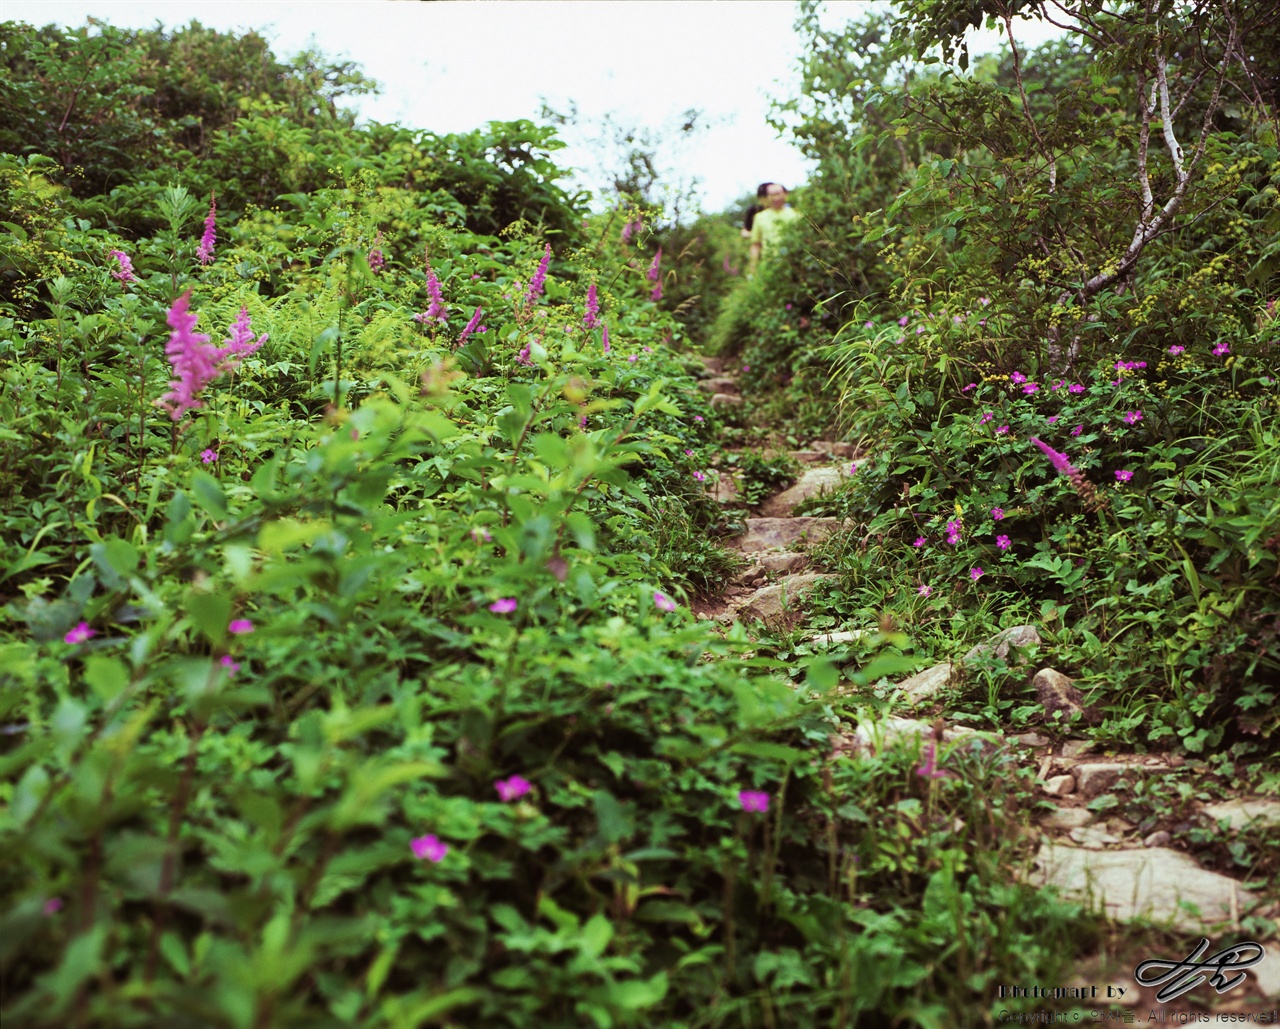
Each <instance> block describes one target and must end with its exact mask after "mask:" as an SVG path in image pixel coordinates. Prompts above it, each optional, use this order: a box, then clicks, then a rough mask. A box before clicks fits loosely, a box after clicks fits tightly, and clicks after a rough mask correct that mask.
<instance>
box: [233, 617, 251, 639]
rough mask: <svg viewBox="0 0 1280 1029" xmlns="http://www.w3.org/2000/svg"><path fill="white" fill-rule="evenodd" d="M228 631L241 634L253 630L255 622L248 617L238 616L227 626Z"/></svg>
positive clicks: (234, 634)
mask: <svg viewBox="0 0 1280 1029" xmlns="http://www.w3.org/2000/svg"><path fill="white" fill-rule="evenodd" d="M227 632H229V633H231V634H232V635H233V636H241V635H243V634H244V633H247V632H253V622H251V621H249V619H247V618H237V619H235V620H234V621H232V623H231V624H230V625H228V626H227Z"/></svg>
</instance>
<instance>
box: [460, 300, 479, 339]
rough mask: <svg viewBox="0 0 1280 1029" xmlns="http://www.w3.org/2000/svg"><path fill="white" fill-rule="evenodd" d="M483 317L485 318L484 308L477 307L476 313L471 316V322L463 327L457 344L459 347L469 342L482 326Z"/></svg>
mask: <svg viewBox="0 0 1280 1029" xmlns="http://www.w3.org/2000/svg"><path fill="white" fill-rule="evenodd" d="M483 316H484V308H483V307H477V308H476V309H475V313H474V314H472V316H471V320H470V321H469V322H467V324H466V325H464V326H463V327H462V332H461V333H459V334H458V344H457V345H458V346H462V344H463V343H465V342H466V341H467V337H468V336H470V335H471V334H472V333H473V332H475V331H476V328H477V327H478V326H479V324H480V319H481V318H482V317H483ZM480 331H481V332H483V331H484V330H483V329H481V330H480Z"/></svg>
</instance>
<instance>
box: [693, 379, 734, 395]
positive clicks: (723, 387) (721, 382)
mask: <svg viewBox="0 0 1280 1029" xmlns="http://www.w3.org/2000/svg"><path fill="white" fill-rule="evenodd" d="M698 385H699V386H700V387H701V388H702V389H705V390H706V391H707V392H708V393H737V392H738V381H737V380H736V379H731V378H729V377H728V376H727V375H718V376H716V377H715V378H714V379H703V380H702V381H701V382H699V383H698Z"/></svg>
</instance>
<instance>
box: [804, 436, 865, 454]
mask: <svg viewBox="0 0 1280 1029" xmlns="http://www.w3.org/2000/svg"><path fill="white" fill-rule="evenodd" d="M809 448H810V449H811V450H818V451H821V452H822V453H825V454H830V455H831V456H832V457H849V458H853V457H857V456H858V447H857V444H855V443H843V442H839V443H837V442H833V441H831V440H825V439H819V440H814V441H813V442H812V443H810V444H809Z"/></svg>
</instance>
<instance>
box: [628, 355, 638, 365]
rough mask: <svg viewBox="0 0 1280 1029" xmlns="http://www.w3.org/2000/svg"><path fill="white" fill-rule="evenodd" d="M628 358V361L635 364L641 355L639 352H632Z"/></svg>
mask: <svg viewBox="0 0 1280 1029" xmlns="http://www.w3.org/2000/svg"><path fill="white" fill-rule="evenodd" d="M627 360H628V361H630V362H631V363H632V364H635V363H636V362H637V361H639V360H640V355H639V354H630V355H628V357H627Z"/></svg>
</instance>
